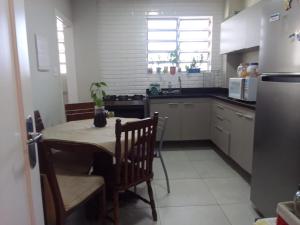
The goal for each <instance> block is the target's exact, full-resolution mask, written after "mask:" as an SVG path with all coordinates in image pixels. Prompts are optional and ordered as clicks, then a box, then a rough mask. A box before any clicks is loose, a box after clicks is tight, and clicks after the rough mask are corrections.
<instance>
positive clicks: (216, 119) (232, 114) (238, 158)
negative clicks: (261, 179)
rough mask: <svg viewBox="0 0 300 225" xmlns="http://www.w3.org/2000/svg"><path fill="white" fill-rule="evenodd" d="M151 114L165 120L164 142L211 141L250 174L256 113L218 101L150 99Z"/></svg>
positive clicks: (207, 99)
mask: <svg viewBox="0 0 300 225" xmlns="http://www.w3.org/2000/svg"><path fill="white" fill-rule="evenodd" d="M150 112H151V114H153V113H154V112H159V115H160V116H167V117H168V118H169V119H168V123H167V128H166V133H165V140H166V141H182V140H212V141H213V142H214V143H215V144H216V145H217V146H218V148H219V149H220V150H222V151H223V152H224V153H225V154H226V155H228V156H229V157H231V158H232V159H233V160H234V161H235V162H236V163H238V164H239V165H240V166H241V167H242V168H243V169H244V170H246V171H247V172H249V173H251V171H252V158H253V141H254V122H255V113H254V111H253V110H250V109H245V108H244V107H239V106H236V105H232V104H229V103H225V102H222V101H219V100H212V99H209V98H199V99H194V98H193V99H151V100H150Z"/></svg>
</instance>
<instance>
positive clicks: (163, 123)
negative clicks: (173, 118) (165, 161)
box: [156, 117, 168, 150]
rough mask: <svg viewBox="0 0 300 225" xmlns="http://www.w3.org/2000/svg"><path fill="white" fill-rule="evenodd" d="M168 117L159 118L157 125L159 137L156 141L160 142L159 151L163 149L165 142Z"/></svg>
mask: <svg viewBox="0 0 300 225" xmlns="http://www.w3.org/2000/svg"><path fill="white" fill-rule="evenodd" d="M167 122H168V117H159V118H158V123H157V136H156V138H157V139H156V140H157V141H159V150H161V149H162V146H163V142H164V136H165V132H166V127H167Z"/></svg>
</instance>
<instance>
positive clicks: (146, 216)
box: [108, 208, 161, 225]
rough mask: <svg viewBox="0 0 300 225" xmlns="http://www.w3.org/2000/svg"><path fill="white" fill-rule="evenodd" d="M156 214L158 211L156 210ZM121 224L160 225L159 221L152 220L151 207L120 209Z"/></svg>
mask: <svg viewBox="0 0 300 225" xmlns="http://www.w3.org/2000/svg"><path fill="white" fill-rule="evenodd" d="M157 214H158V211H157ZM120 221H121V225H161V223H160V221H159V214H158V221H156V222H155V221H153V218H152V212H151V209H149V208H145V209H128V208H122V209H121V210H120ZM108 224H109V223H108Z"/></svg>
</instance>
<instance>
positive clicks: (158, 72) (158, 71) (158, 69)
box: [156, 55, 161, 74]
mask: <svg viewBox="0 0 300 225" xmlns="http://www.w3.org/2000/svg"><path fill="white" fill-rule="evenodd" d="M159 65H160V55H159V56H158V61H157V67H156V73H157V74H160V73H161V67H160V66H159Z"/></svg>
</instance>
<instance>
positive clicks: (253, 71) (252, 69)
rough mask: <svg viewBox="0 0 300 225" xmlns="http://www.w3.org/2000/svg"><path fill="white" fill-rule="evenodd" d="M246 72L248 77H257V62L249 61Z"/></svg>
mask: <svg viewBox="0 0 300 225" xmlns="http://www.w3.org/2000/svg"><path fill="white" fill-rule="evenodd" d="M247 73H248V74H249V76H250V77H257V76H258V75H259V73H258V63H250V64H249V66H248V67H247Z"/></svg>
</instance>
